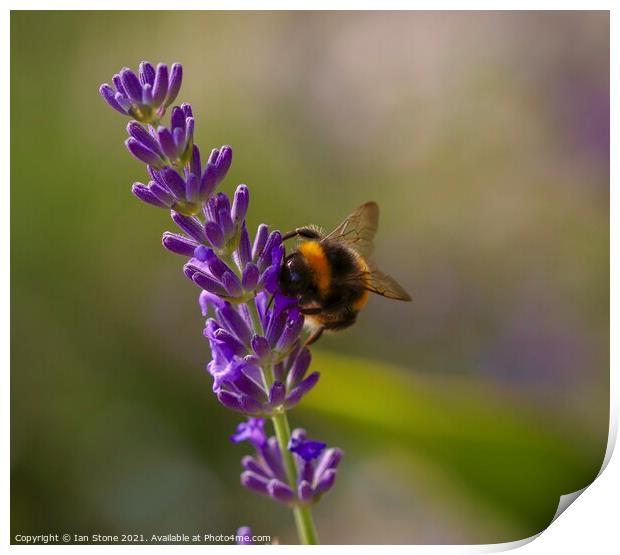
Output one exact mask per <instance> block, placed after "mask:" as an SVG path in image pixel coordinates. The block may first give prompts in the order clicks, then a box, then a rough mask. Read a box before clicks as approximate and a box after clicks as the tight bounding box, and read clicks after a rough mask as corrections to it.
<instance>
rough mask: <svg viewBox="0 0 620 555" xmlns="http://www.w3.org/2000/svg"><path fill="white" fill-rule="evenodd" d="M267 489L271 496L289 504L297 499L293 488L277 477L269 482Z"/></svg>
mask: <svg viewBox="0 0 620 555" xmlns="http://www.w3.org/2000/svg"><path fill="white" fill-rule="evenodd" d="M267 491H268V492H269V495H270V496H271V497H273V498H274V499H275V500H276V501H280V502H281V503H287V504H288V503H290V502H291V501H293V499H295V494H294V493H293V490H292V489H291V488H290V487H289V486H287V485H286V484H285V483H284V482H280V480H276V479H275V478H274V479H273V480H271V481H270V482H269V484H267Z"/></svg>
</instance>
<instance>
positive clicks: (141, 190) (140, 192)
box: [131, 183, 167, 208]
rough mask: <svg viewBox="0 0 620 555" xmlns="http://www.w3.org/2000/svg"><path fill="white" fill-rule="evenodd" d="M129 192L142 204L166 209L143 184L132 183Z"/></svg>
mask: <svg viewBox="0 0 620 555" xmlns="http://www.w3.org/2000/svg"><path fill="white" fill-rule="evenodd" d="M131 192H132V193H133V194H134V195H136V197H138V198H139V199H140V200H141V201H143V202H147V203H148V204H152V205H153V206H159V207H160V208H166V207H167V205H166V204H164V203H163V202H161V201H160V200H159V199H158V198H157V197H156V196H155V195H154V194H153V193H152V192H151V190H150V189H149V188H148V187H147V186H146V185H144V184H143V183H134V184H133V185H132V187H131Z"/></svg>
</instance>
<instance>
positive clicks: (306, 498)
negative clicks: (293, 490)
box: [297, 480, 314, 503]
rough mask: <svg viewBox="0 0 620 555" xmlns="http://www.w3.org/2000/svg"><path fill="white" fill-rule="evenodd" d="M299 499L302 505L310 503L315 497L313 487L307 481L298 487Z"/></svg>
mask: <svg viewBox="0 0 620 555" xmlns="http://www.w3.org/2000/svg"><path fill="white" fill-rule="evenodd" d="M297 497H299V500H300V501H301V502H302V503H310V501H312V498H313V497H314V491H313V490H312V486H311V485H310V483H309V482H308V481H306V480H302V481H301V482H300V483H299V486H298V487H297Z"/></svg>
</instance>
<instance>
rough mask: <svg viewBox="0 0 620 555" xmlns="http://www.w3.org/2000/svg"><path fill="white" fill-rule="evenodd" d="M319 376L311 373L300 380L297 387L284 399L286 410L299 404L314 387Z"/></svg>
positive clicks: (316, 373)
mask: <svg viewBox="0 0 620 555" xmlns="http://www.w3.org/2000/svg"><path fill="white" fill-rule="evenodd" d="M319 376H320V374H319V373H318V372H312V374H310V375H309V376H308V377H307V378H306V379H304V380H302V381H301V382H300V383H299V385H298V386H296V387H295V388H293V390H292V391H291V392H290V393H289V394H288V395H287V397H286V408H287V409H290V408H292V407H294V406H295V405H296V404H297V403H299V401H300V400H301V398H302V397H303V396H304V395H305V394H306V393H308V392H309V391H310V390H311V389H312V388H313V387H314V386H315V385H316V382H318V381H319Z"/></svg>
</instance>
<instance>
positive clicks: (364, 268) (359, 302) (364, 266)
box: [352, 253, 370, 312]
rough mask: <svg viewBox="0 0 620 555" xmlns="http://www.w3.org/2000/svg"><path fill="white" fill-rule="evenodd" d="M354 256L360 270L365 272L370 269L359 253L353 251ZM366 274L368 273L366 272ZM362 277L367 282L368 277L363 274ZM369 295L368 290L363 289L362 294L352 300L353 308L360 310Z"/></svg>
mask: <svg viewBox="0 0 620 555" xmlns="http://www.w3.org/2000/svg"><path fill="white" fill-rule="evenodd" d="M355 258H356V259H357V264H358V266H359V268H360V270H361V271H362V272H365V273H366V272H369V271H370V268H369V267H368V264H366V261H365V260H364V259H363V258H362V257H361V256H360V255H359V254H357V253H355ZM366 275H368V274H367V273H366ZM362 279H363V280H364V283H366V284H368V278H367V277H366V276H364V277H363V278H362ZM369 296H370V292H369V291H368V290H364V292H363V293H362V295H361V296H360V297H359V298H358V299H356V300H355V301H354V302H353V304H352V307H353V309H354V310H357V311H358V312H359V311H360V310H362V308H364V305H365V304H366V303H367V302H368V297H369Z"/></svg>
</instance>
